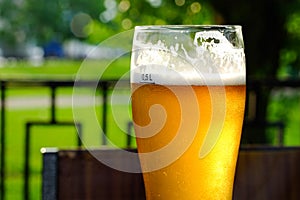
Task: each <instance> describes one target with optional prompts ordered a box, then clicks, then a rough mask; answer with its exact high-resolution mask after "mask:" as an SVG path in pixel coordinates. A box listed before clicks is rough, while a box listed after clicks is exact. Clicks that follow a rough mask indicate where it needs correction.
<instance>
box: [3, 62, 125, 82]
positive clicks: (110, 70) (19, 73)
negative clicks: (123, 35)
mask: <svg viewBox="0 0 300 200" xmlns="http://www.w3.org/2000/svg"><path fill="white" fill-rule="evenodd" d="M129 63H130V59H129V57H128V56H124V57H121V58H118V59H115V60H75V61H74V60H63V59H61V60H60V59H58V60H45V61H44V63H43V64H42V65H41V66H38V67H37V66H34V65H33V64H32V63H30V62H29V61H18V62H15V61H14V62H11V61H9V62H7V63H5V64H3V65H1V67H0V79H47V80H49V79H50V80H66V79H67V80H75V79H76V77H77V76H78V75H80V78H82V77H83V78H84V79H96V80H99V79H100V78H101V79H104V80H106V79H118V78H119V77H121V76H123V75H124V74H126V72H128V71H129ZM79 73H81V74H79ZM100 74H101V77H100ZM127 77H128V78H129V76H128V75H127Z"/></svg>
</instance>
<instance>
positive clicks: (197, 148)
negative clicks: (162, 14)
mask: <svg viewBox="0 0 300 200" xmlns="http://www.w3.org/2000/svg"><path fill="white" fill-rule="evenodd" d="M244 57H245V55H244V51H243V40H242V35H241V27H239V26H146V27H136V29H135V35H134V40H133V51H132V57H131V76H130V77H131V88H132V96H131V98H132V114H133V115H132V116H133V121H134V130H135V133H136V140H137V147H138V153H139V158H140V163H141V168H142V172H143V177H144V183H145V189H146V198H147V200H160V199H162V200H195V199H208V200H211V199H218V200H219V199H227V200H229V199H231V198H232V189H233V180H234V173H235V166H236V161H237V156H238V149H239V143H240V137H241V130H242V124H243V117H244V106H245V105H244V104H245V90H246V89H245V88H246V87H245V58H244Z"/></svg>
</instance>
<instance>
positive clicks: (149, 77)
mask: <svg viewBox="0 0 300 200" xmlns="http://www.w3.org/2000/svg"><path fill="white" fill-rule="evenodd" d="M141 76H142V77H141V78H142V81H141V82H144V83H154V81H153V79H152V74H141Z"/></svg>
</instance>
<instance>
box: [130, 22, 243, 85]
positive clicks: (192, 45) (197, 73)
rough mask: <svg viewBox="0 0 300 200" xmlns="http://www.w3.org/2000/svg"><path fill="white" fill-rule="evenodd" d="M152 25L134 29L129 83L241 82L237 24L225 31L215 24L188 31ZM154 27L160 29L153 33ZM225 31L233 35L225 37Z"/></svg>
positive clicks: (230, 83) (211, 83)
mask: <svg viewBox="0 0 300 200" xmlns="http://www.w3.org/2000/svg"><path fill="white" fill-rule="evenodd" d="M151 28H152V29H151ZM155 28H156V30H153V27H148V28H147V27H146V28H145V27H137V28H136V30H135V36H134V42H133V51H132V58H131V82H132V83H155V84H165V85H186V84H189V85H220V84H221V85H242V84H245V73H246V72H245V55H244V49H243V42H242V36H241V30H240V27H237V26H230V32H229V33H228V32H226V31H224V30H226V29H224V27H219V26H216V27H214V28H205V27H204V29H201V30H198V29H197V27H193V28H194V29H193V30H192V31H187V29H184V28H185V27H184V26H177V28H175V29H172V28H170V27H168V26H167V27H163V28H162V29H159V28H161V27H154V29H155ZM201 28H203V27H201ZM218 28H219V29H218ZM236 29H237V30H236ZM155 31H156V32H159V31H161V32H159V33H158V34H155ZM234 31H235V32H234ZM226 34H232V35H231V36H235V37H236V38H233V41H229V39H230V38H228V35H226Z"/></svg>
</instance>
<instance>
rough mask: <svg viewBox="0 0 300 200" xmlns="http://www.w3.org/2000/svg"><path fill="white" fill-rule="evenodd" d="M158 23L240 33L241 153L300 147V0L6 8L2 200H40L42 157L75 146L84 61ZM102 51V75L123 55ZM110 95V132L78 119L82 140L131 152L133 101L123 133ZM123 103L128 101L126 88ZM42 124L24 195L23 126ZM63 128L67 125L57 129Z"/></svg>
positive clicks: (21, 3) (0, 48) (0, 24)
mask: <svg viewBox="0 0 300 200" xmlns="http://www.w3.org/2000/svg"><path fill="white" fill-rule="evenodd" d="M153 24H155V25H163V24H238V25H242V27H243V35H244V43H245V53H246V61H247V85H248V91H247V109H246V114H245V125H244V129H243V135H242V144H243V145H250V144H251V145H257V144H264V145H270V146H275V145H277V146H278V145H279V146H299V145H300V114H299V113H300V101H299V100H300V90H299V87H300V79H299V77H300V0H227V1H222V0H210V1H209V0H202V1H195V0H89V1H85V0H51V1H49V0H39V1H35V0H0V81H1V124H0V125H1V133H0V134H1V182H0V183H1V187H0V189H1V191H0V192H1V195H0V198H1V199H14V200H15V199H24V188H25V190H26V189H28V190H30V194H29V197H28V198H29V199H41V175H40V173H41V168H42V166H41V155H40V149H41V148H42V147H45V146H52V147H59V148H75V147H77V146H78V141H77V138H76V136H77V134H76V132H77V131H76V129H75V127H74V124H72V122H73V121H74V120H73V116H72V99H71V96H72V83H73V81H74V78H75V76H76V74H77V72H78V70H79V68H80V66H81V64H82V62H83V60H84V58H85V57H86V56H87V54H88V53H89V52H90V51H91V50H92V49H94V48H95V47H96V46H97V45H98V44H99V43H101V42H103V41H105V40H106V39H107V38H109V37H111V36H113V35H115V34H118V33H121V32H123V31H127V30H131V29H133V28H134V26H136V25H153ZM98 51H99V52H97V54H95V55H97V56H95V57H94V58H93V61H92V62H93V66H94V67H99V68H101V66H103V65H105V64H106V63H107V60H109V59H111V58H112V57H114V56H115V55H116V53H117V52H118V49H113V48H110V47H107V48H101V49H98ZM129 59H130V57H129V56H128V55H125V56H123V57H121V58H119V59H118V60H116V61H115V62H114V63H112V64H111V67H110V68H109V69H108V70H107V73H105V76H103V77H102V79H103V81H108V82H107V83H110V81H112V80H117V79H118V78H120V77H121V76H123V74H125V73H126V72H128V70H129ZM91 70H93V69H92V68H91ZM91 74H92V73H91ZM95 78H99V77H97V74H94V76H91V77H87V80H93V79H95ZM45 82H46V83H47V84H45ZM53 82H54V83H56V84H57V85H54V86H53ZM66 82H67V83H66ZM41 83H42V84H41ZM48 83H52V84H50V85H49V84H48ZM104 88H105V87H104V86H103V87H102V86H101V88H100V90H99V93H97V94H96V97H97V98H98V99H99V104H97V109H98V110H99V113H98V114H99V116H98V117H99V121H100V122H102V123H106V125H105V130H99V128H98V127H95V126H93V125H92V124H90V121H89V116H88V114H86V115H83V116H82V118H81V119H80V123H81V125H82V130H81V131H82V133H83V134H84V133H86V132H101V131H105V132H106V134H107V135H108V137H109V138H110V140H111V141H112V143H114V144H116V145H117V146H119V147H126V146H128V144H130V145H131V146H132V147H135V143H134V140H132V141H131V142H129V143H128V140H127V137H126V136H125V134H124V130H127V129H128V127H129V130H130V121H128V118H127V117H125V116H126V113H127V112H128V105H127V104H126V103H128V102H126V101H123V102H122V101H120V104H118V106H119V107H118V109H119V110H121V111H122V113H125V114H124V119H123V121H122V120H121V124H122V125H121V126H123V127H120V124H116V123H115V122H114V118H113V116H112V114H111V113H110V112H111V110H112V109H111V107H110V104H109V103H108V106H107V108H106V107H105V108H104V102H105V101H104V100H103V95H104V96H105V97H106V96H108V98H109V97H110V95H111V91H110V90H107V91H106V90H104ZM106 92H107V93H106ZM88 93H89V91H88V89H83V90H82V95H85V94H88ZM118 95H119V97H120V99H122V98H121V97H124V96H126V95H128V88H127V90H126V89H125V90H122V91H119V94H118ZM53 96H55V99H54V103H55V109H52V108H53V107H52V103H53V101H52V100H53V98H52V97H53ZM101 99H102V100H101ZM88 106H91V105H82V107H81V109H82V110H85V109H86V107H88ZM53 114H54V116H53ZM122 115H123V114H122ZM104 119H105V120H104ZM45 121H46V122H47V123H48V122H49V124H47V125H37V126H35V125H36V124H35V125H32V127H31V128H30V131H31V133H30V135H32V137H31V142H30V146H29V147H28V148H29V150H30V158H28V159H29V160H28V162H29V169H28V170H27V171H28V172H29V173H30V176H29V178H28V177H27V178H28V179H29V187H24V185H26V184H25V181H24V173H25V171H26V169H24V168H26V167H25V165H24V163H26V158H25V157H26V156H25V154H26V146H27V145H28V144H27V143H26V142H28V141H27V140H26V138H27V136H26V134H27V129H28V126H30V125H27V124H31V123H32V122H38V123H37V124H39V123H40V122H42V123H44V122H45ZM59 121H63V122H65V121H67V122H68V123H70V124H62V125H60V126H56V125H57V124H56V122H59ZM42 123H41V124H42ZM49 125H50V126H49ZM52 125H53V126H52ZM119 134H120V135H121V137H120V136H119ZM87 140H89V141H92V142H91V143H92V144H93V145H94V146H101V145H103V144H104V143H105V142H104V141H103V139H101V138H97V139H96V140H95V139H94V138H88V139H87ZM126 140H127V141H126ZM94 141H97V142H94ZM105 144H106V143H105ZM27 153H28V152H27Z"/></svg>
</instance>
